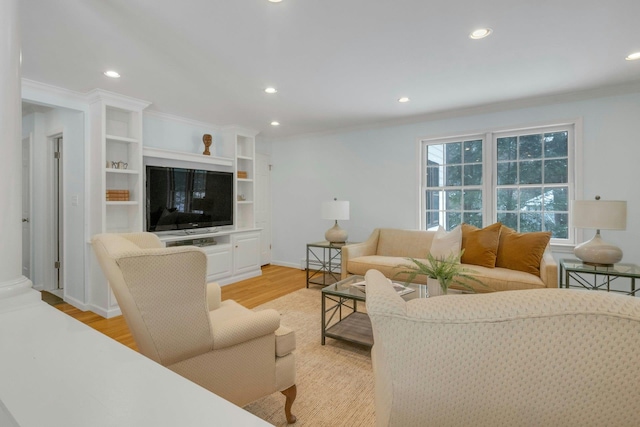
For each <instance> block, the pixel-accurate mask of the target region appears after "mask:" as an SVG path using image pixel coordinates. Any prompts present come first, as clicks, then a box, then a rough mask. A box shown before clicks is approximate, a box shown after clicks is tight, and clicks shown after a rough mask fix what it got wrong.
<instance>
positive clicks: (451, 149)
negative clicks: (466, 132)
mask: <svg viewBox="0 0 640 427" xmlns="http://www.w3.org/2000/svg"><path fill="white" fill-rule="evenodd" d="M445 152H446V158H445V161H446V163H447V164H448V165H450V164H452V163H458V164H459V163H462V143H461V142H450V143H448V144H445Z"/></svg>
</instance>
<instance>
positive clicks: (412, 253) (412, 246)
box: [376, 228, 435, 258]
mask: <svg viewBox="0 0 640 427" xmlns="http://www.w3.org/2000/svg"><path fill="white" fill-rule="evenodd" d="M434 234H435V233H434V232H433V231H421V230H398V229H392V228H382V229H380V234H379V237H378V248H377V250H376V254H377V255H382V256H397V257H411V258H425V257H426V256H427V253H429V249H430V248H431V241H432V240H433V235H434Z"/></svg>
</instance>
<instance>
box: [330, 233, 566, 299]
mask: <svg viewBox="0 0 640 427" xmlns="http://www.w3.org/2000/svg"><path fill="white" fill-rule="evenodd" d="M471 228H475V227H471ZM489 228H493V230H498V235H499V234H500V229H501V225H500V224H499V223H496V224H494V225H492V226H490V227H487V228H486V229H489ZM483 230H485V229H483ZM505 230H509V231H510V232H512V230H510V229H507V228H506V227H505ZM480 231H482V230H480ZM505 233H506V231H505ZM435 234H436V232H435V231H423V230H400V229H393V228H376V229H375V230H373V233H371V236H370V237H369V238H368V239H367V240H366V241H365V242H362V243H357V244H351V245H345V246H343V247H342V278H343V279H344V278H346V277H347V276H350V275H361V276H364V275H365V274H366V273H367V271H369V270H370V269H376V270H379V271H380V272H382V274H384V275H385V276H386V277H388V278H391V279H395V280H398V281H401V280H404V277H403V276H402V275H400V276H396V274H397V273H398V271H401V269H398V268H397V266H398V265H400V264H408V261H407V259H406V258H407V257H410V258H416V259H420V260H423V261H424V259H425V258H426V256H427V253H428V252H429V250H430V248H431V244H432V241H433V240H434V236H435ZM516 234H517V233H516ZM495 235H496V234H495V232H494V233H493V236H494V237H495ZM520 236H521V235H520ZM463 248H464V247H463ZM544 248H545V246H542V249H543V250H544V253H543V254H542V256H541V257H540V261H539V266H537V269H538V270H539V273H538V274H534V273H528V272H524V271H518V270H512V269H509V268H502V267H486V266H480V265H466V267H467V268H468V270H471V271H472V272H473V275H474V276H475V277H477V278H478V279H480V280H481V281H482V282H483V283H484V285H485V286H482V285H478V284H477V283H475V282H473V281H469V282H467V284H468V285H469V286H471V287H472V288H474V289H475V290H476V292H494V291H506V290H519V289H541V288H557V287H558V265H557V263H556V262H555V260H554V259H553V256H552V255H551V252H550V250H549V249H548V247H547V248H546V249H544ZM495 250H496V251H497V250H498V246H496V248H495ZM512 252H513V251H512ZM541 253H542V251H541ZM498 255H499V254H498ZM511 255H513V254H511ZM525 255H526V254H524V253H523V254H521V255H520V256H525ZM463 263H464V258H463ZM489 264H491V262H489ZM426 280H427V278H426V277H425V276H418V277H416V279H415V280H414V282H416V283H426ZM452 287H453V288H456V286H455V285H453V286H452Z"/></svg>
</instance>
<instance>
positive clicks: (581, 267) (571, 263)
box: [560, 259, 640, 278]
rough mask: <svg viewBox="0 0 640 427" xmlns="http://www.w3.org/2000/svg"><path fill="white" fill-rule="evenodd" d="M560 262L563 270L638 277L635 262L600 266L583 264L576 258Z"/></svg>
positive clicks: (639, 272) (639, 275)
mask: <svg viewBox="0 0 640 427" xmlns="http://www.w3.org/2000/svg"><path fill="white" fill-rule="evenodd" d="M560 262H561V264H562V267H563V268H564V269H565V270H567V271H571V272H576V273H591V274H602V275H607V274H609V275H612V276H622V277H639V278H640V267H638V266H637V265H635V264H628V263H619V264H614V265H613V266H612V267H602V266H595V265H588V264H584V263H583V262H582V261H580V260H577V259H563V260H561V261H560Z"/></svg>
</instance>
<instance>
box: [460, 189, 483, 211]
mask: <svg viewBox="0 0 640 427" xmlns="http://www.w3.org/2000/svg"><path fill="white" fill-rule="evenodd" d="M464 210H465V211H480V210H482V191H481V190H465V191H464Z"/></svg>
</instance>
